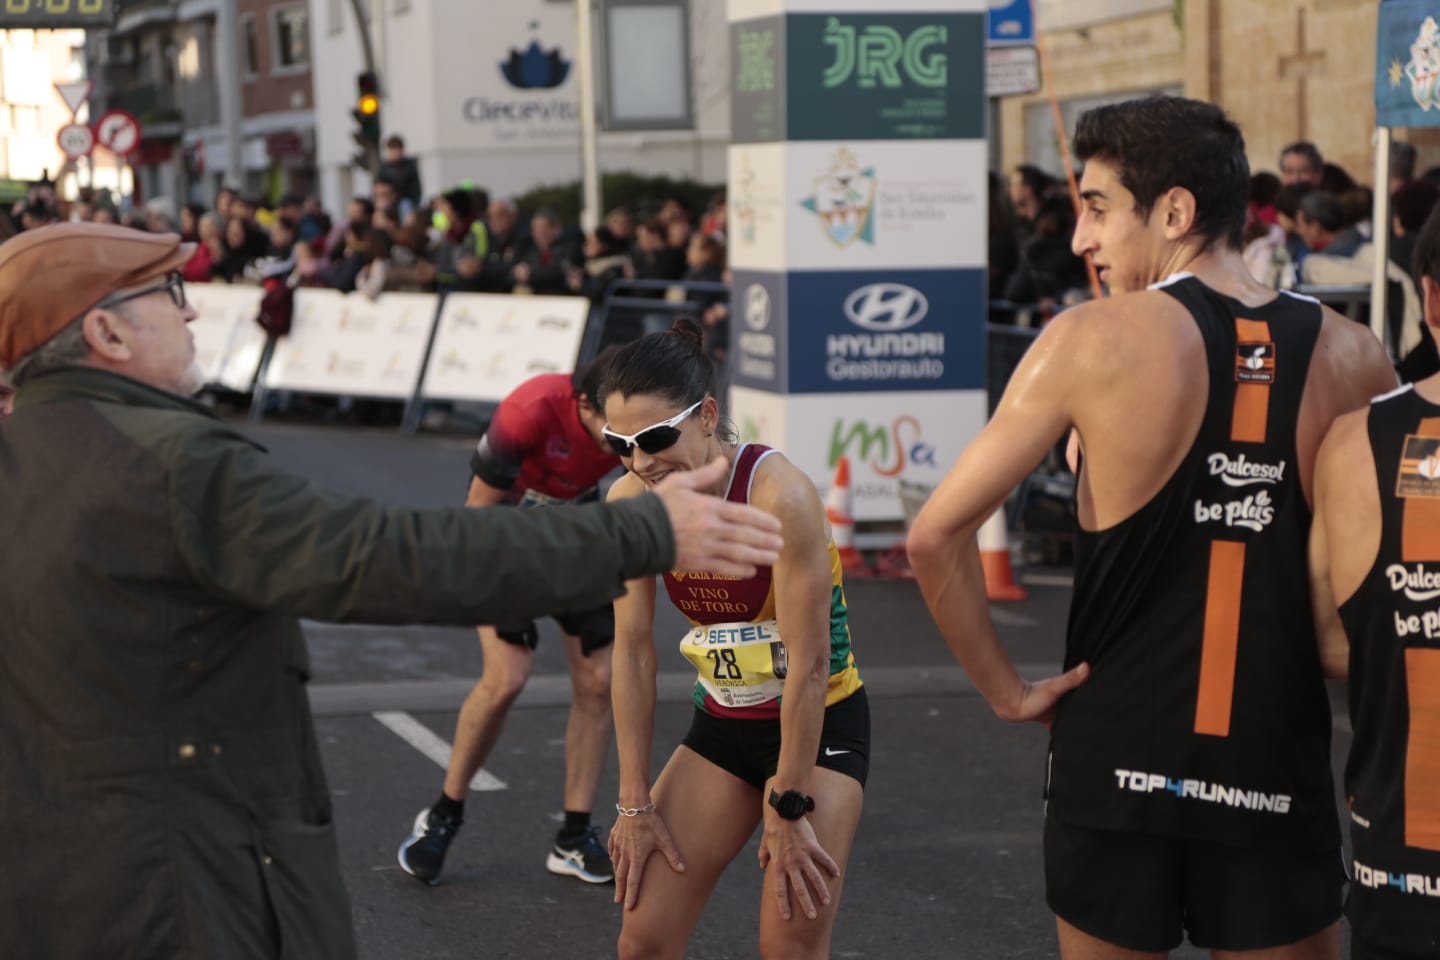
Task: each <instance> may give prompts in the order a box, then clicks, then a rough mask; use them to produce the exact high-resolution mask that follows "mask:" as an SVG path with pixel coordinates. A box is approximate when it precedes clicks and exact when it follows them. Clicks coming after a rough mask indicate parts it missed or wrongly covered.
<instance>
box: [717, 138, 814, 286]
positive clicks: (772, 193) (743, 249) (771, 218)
mask: <svg viewBox="0 0 1440 960" xmlns="http://www.w3.org/2000/svg"><path fill="white" fill-rule="evenodd" d="M729 163H730V182H729V186H728V189H727V191H726V197H728V198H729V217H730V222H729V225H728V242H729V254H730V266H731V267H734V268H738V269H741V270H782V269H784V267H785V230H786V225H785V220H786V217H787V216H788V215H790V210H789V209H788V207H787V205H786V203H785V146H784V145H783V144H779V143H756V144H733V145H731V147H730V160H729ZM799 213H801V214H803V213H805V211H804V210H800V211H799Z"/></svg>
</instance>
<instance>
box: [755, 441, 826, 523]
mask: <svg viewBox="0 0 1440 960" xmlns="http://www.w3.org/2000/svg"><path fill="white" fill-rule="evenodd" d="M750 505H751V506H753V507H757V508H758V509H761V510H764V511H765V512H767V513H771V514H774V515H776V516H783V515H784V514H785V513H787V512H790V511H793V510H804V509H808V508H810V507H816V508H820V493H819V491H817V490H816V489H815V483H814V481H812V480H811V479H810V477H809V475H808V474H806V473H805V472H804V471H803V470H801V469H800V468H799V467H797V466H795V464H793V463H791V462H790V461H789V460H787V459H786V458H785V455H784V454H783V453H780V452H778V451H777V452H775V453H772V454H770V455H769V456H767V457H766V458H765V459H763V460H761V461H760V463H759V464H758V465H757V466H756V467H755V475H754V477H752V478H751V481H750Z"/></svg>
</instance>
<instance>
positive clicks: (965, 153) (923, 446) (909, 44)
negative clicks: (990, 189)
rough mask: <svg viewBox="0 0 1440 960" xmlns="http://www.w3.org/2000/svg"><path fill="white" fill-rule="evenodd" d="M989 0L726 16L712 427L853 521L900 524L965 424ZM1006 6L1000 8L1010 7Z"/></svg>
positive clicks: (976, 351) (975, 333)
mask: <svg viewBox="0 0 1440 960" xmlns="http://www.w3.org/2000/svg"><path fill="white" fill-rule="evenodd" d="M1014 7H1016V5H1015V4H1008V3H1002V4H998V5H997V4H996V3H995V2H994V0H899V2H893V3H885V2H882V0H729V7H728V11H729V19H730V31H729V40H730V54H731V109H732V116H731V137H732V143H731V147H730V151H729V190H728V196H729V198H730V229H729V234H730V236H729V245H730V256H731V267H732V270H733V281H732V287H731V301H730V303H731V316H730V350H729V354H728V356H729V362H730V382H731V383H732V384H733V386H732V390H731V396H730V408H731V412H732V414H733V416H734V418H735V420H736V423H737V424H738V425H739V427H740V430H741V434H742V436H744V437H745V438H746V439H755V440H762V441H765V442H767V443H772V444H774V445H775V446H777V447H779V448H780V449H782V450H783V451H785V453H786V454H787V455H788V456H789V457H790V458H791V459H792V460H793V461H794V462H795V463H797V464H799V465H800V466H801V467H802V468H803V469H804V470H805V471H806V472H807V473H808V474H809V475H810V476H811V478H812V479H814V480H815V482H816V484H817V486H819V487H820V488H821V489H822V490H823V489H824V488H825V487H826V486H827V485H828V484H829V483H830V482H831V477H832V476H833V473H834V467H835V461H836V458H837V457H839V456H840V455H842V454H844V455H847V456H848V457H849V459H850V462H851V466H852V470H853V471H854V473H855V478H856V479H855V493H856V498H855V499H856V517H857V519H858V520H860V521H862V522H880V523H889V524H890V525H891V526H892V528H893V529H895V530H896V531H897V532H898V529H899V525H898V524H896V523H895V521H899V520H901V519H903V517H904V510H903V508H902V501H901V497H900V490H901V488H902V486H903V487H905V489H906V491H907V494H910V495H911V496H909V498H908V499H909V500H910V501H912V502H913V500H914V497H913V494H914V491H915V490H916V489H923V488H928V487H932V486H933V485H934V484H935V483H938V482H939V480H940V478H941V477H942V476H943V475H944V472H945V470H946V469H947V468H948V466H949V465H950V464H951V463H952V462H953V461H954V459H955V457H956V456H957V455H958V454H959V452H960V450H961V449H962V448H963V447H964V445H965V444H966V443H967V442H969V440H970V438H971V437H973V436H974V435H975V433H976V432H978V431H979V429H980V427H981V426H982V425H983V423H984V415H985V410H986V399H985V367H986V363H985V327H984V324H985V316H986V311H985V269H986V257H987V244H986V220H987V216H986V189H987V184H986V157H987V147H986V143H985V122H986V91H985V84H986V68H985V49H986V41H987V26H988V27H989V32H990V33H992V34H993V33H994V31H995V25H994V24H995V21H989V22H988V23H987V19H988V18H989V15H990V13H991V11H992V9H993V10H996V11H998V12H999V14H1000V17H999V20H1002V21H1003V23H1002V24H1001V26H1002V27H1003V30H1002V33H1003V34H1004V37H1003V40H1002V41H1001V42H1005V41H1008V42H1024V40H1025V35H1026V33H1027V31H1028V30H1029V27H1028V21H1027V19H1026V18H1025V17H1023V16H1021V13H1023V11H1022V12H1021V13H1017V12H1016V9H1011V8H1014ZM1017 9H1018V8H1017Z"/></svg>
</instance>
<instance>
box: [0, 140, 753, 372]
mask: <svg viewBox="0 0 1440 960" xmlns="http://www.w3.org/2000/svg"><path fill="white" fill-rule="evenodd" d="M11 213H12V216H11V217H10V221H11V222H10V223H8V224H7V223H3V222H0V232H3V231H5V230H6V228H7V227H8V229H9V232H16V231H18V230H23V229H31V228H33V227H37V226H41V225H44V224H46V223H52V222H56V221H59V220H62V219H64V220H93V221H98V222H110V223H123V224H125V225H127V226H131V227H134V228H136V229H139V230H148V231H152V232H171V231H173V232H176V233H179V234H180V235H181V236H183V237H184V238H185V239H186V240H190V241H194V242H195V243H196V250H195V256H194V258H193V259H192V260H191V261H190V262H189V263H188V264H186V265H185V268H184V270H183V273H184V276H185V280H186V281H187V282H189V283H261V282H264V281H266V280H267V279H273V278H275V277H277V276H280V277H284V278H285V279H286V280H287V281H288V284H289V286H290V287H292V288H294V287H326V288H330V289H334V290H340V291H342V292H351V291H359V292H361V293H363V294H365V295H366V296H369V297H378V296H379V295H380V294H381V293H383V292H385V291H407V292H437V293H446V292H450V291H461V292H479V293H512V294H551V295H554V294H559V295H582V296H587V297H590V298H591V299H592V300H598V299H599V298H600V297H601V296H602V295H603V294H604V292H605V288H606V286H607V284H608V283H609V282H610V281H612V280H615V279H617V278H630V279H640V280H655V281H666V282H674V281H688V280H709V281H721V280H725V279H728V272H727V269H726V252H725V229H726V207H725V197H724V194H723V193H718V194H716V195H715V196H714V197H713V198H712V200H711V202H710V205H709V207H708V209H706V210H705V211H703V213H701V214H700V215H698V216H697V213H696V211H694V210H693V209H692V208H691V206H690V204H689V203H687V201H686V200H685V199H684V198H682V197H679V196H672V197H657V198H655V200H654V202H653V203H650V204H648V205H644V206H642V207H641V208H640V209H637V210H633V211H632V210H630V209H628V208H626V207H617V208H615V209H613V210H610V211H609V212H608V213H607V214H606V216H605V218H604V222H603V224H601V225H600V226H597V227H596V228H595V229H594V230H591V231H588V232H587V231H582V230H580V229H579V228H578V227H577V226H576V225H574V224H569V223H566V222H564V221H563V219H562V217H561V216H560V215H559V214H558V213H557V212H556V211H555V210H554V209H551V208H548V207H541V208H539V209H536V210H533V211H522V210H520V209H519V208H518V207H517V205H516V203H515V202H514V201H513V200H510V199H507V198H505V197H492V196H491V195H490V193H489V192H488V191H487V190H486V189H484V188H483V187H479V186H475V185H473V184H469V183H466V184H464V185H461V186H458V187H455V188H452V189H449V190H446V191H445V192H443V193H440V194H438V195H435V196H431V197H429V198H426V197H425V196H424V194H423V192H422V186H421V181H420V176H419V172H418V169H417V167H416V164H415V161H414V159H413V158H411V157H408V156H406V154H405V145H404V141H403V140H402V139H401V138H400V137H391V138H390V139H389V141H388V142H387V144H386V148H385V157H384V164H383V165H382V167H381V168H380V170H379V172H378V175H377V176H376V178H375V180H374V183H373V188H372V192H371V193H370V195H368V196H360V197H355V198H353V199H351V200H350V202H349V204H348V205H347V207H346V209H345V210H344V212H343V215H341V216H332V214H331V213H330V212H328V211H326V210H324V209H323V208H322V205H321V203H320V201H319V199H317V198H316V197H313V196H299V195H286V196H283V197H281V198H280V199H279V200H278V201H277V202H274V203H266V202H264V201H262V200H260V199H258V198H255V197H251V196H247V195H246V194H244V193H242V192H241V191H239V190H236V189H233V188H230V187H225V188H222V189H221V190H220V191H219V192H218V194H217V196H216V197H215V202H214V205H213V207H211V208H206V207H204V206H200V205H195V204H186V205H183V206H180V207H178V208H176V207H175V205H174V204H173V203H172V202H170V201H169V200H167V199H164V198H160V199H156V200H153V201H151V202H149V203H147V204H145V205H144V206H143V207H140V208H136V209H133V210H130V211H128V212H125V213H123V214H122V213H121V212H120V211H119V210H117V208H116V207H115V206H114V205H112V204H111V203H110V202H108V200H107V199H106V198H104V197H102V196H99V195H96V194H95V193H94V192H93V191H89V190H84V191H81V195H80V197H79V199H78V200H76V201H74V202H70V203H64V202H60V201H57V200H56V198H55V196H54V193H53V191H51V190H48V189H46V190H37V191H32V193H31V196H30V197H29V198H28V199H27V200H25V201H23V202H22V203H20V204H18V205H17V206H16V208H15V209H14V210H13V211H11ZM526 213H528V216H526V215H525V214H526ZM4 219H5V218H0V221H3V220H4ZM0 239H3V236H0ZM655 295H656V296H661V297H663V296H670V297H672V298H677V297H678V298H682V299H683V294H682V293H681V291H680V290H679V289H678V288H677V289H675V290H666V289H663V288H662V289H660V290H658V291H657V292H656V294H655ZM727 317H728V311H727V310H726V308H725V305H724V304H723V303H716V302H713V301H711V302H708V303H706V304H705V308H704V314H703V316H702V317H701V318H700V319H702V320H703V322H704V324H705V326H706V328H707V332H708V334H709V335H710V340H711V343H712V350H713V352H714V353H715V354H716V355H717V357H720V356H723V350H724V346H723V345H724V343H725V342H726V338H727V337H728V332H727V330H726V320H727Z"/></svg>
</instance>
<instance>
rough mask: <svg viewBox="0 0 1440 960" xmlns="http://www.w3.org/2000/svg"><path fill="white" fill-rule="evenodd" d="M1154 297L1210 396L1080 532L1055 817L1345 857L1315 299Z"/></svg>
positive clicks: (1173, 289) (1057, 729)
mask: <svg viewBox="0 0 1440 960" xmlns="http://www.w3.org/2000/svg"><path fill="white" fill-rule="evenodd" d="M1156 289H1161V290H1163V291H1164V292H1165V293H1167V294H1169V295H1170V296H1172V297H1174V298H1175V299H1176V300H1178V301H1179V302H1180V303H1181V304H1183V305H1184V306H1185V307H1186V309H1187V310H1188V311H1189V312H1190V315H1191V316H1192V318H1193V319H1194V321H1195V324H1196V326H1197V327H1198V328H1199V331H1200V334H1201V336H1202V338H1203V339H1204V343H1205V352H1206V356H1207V358H1208V363H1209V375H1210V376H1209V384H1210V385H1209V396H1208V399H1207V403H1206V408H1205V414H1204V418H1203V420H1202V422H1201V424H1200V429H1199V432H1198V433H1197V434H1196V437H1195V441H1194V443H1193V445H1192V446H1191V448H1190V450H1189V451H1188V453H1187V454H1186V456H1185V458H1184V459H1183V460H1182V461H1181V463H1180V465H1179V467H1177V468H1176V470H1175V472H1174V474H1173V475H1172V476H1171V477H1170V479H1169V480H1168V481H1167V482H1166V483H1165V485H1164V487H1162V488H1161V490H1160V492H1159V493H1157V494H1156V495H1155V496H1154V498H1153V499H1151V500H1150V501H1149V502H1148V503H1146V504H1145V505H1144V506H1143V507H1141V508H1140V509H1139V510H1137V511H1136V512H1135V513H1134V514H1133V515H1132V516H1130V517H1129V518H1127V519H1125V520H1123V521H1121V522H1120V523H1118V524H1116V525H1114V526H1112V527H1109V528H1107V529H1104V530H1097V531H1089V530H1083V529H1082V530H1080V531H1079V532H1078V534H1077V536H1076V545H1075V592H1074V599H1073V601H1072V606H1071V610H1070V623H1069V630H1068V634H1067V637H1066V644H1065V666H1066V668H1067V669H1068V668H1070V667H1073V666H1075V665H1076V664H1079V663H1081V662H1082V661H1083V662H1088V663H1089V664H1090V666H1091V674H1090V678H1089V679H1088V680H1087V681H1086V682H1085V683H1084V684H1082V685H1081V686H1080V687H1079V688H1077V689H1076V690H1074V691H1073V692H1071V693H1070V694H1069V695H1067V696H1066V697H1065V698H1064V699H1063V700H1061V702H1060V704H1059V707H1058V709H1057V711H1056V715H1055V722H1054V725H1053V727H1052V729H1051V755H1050V777H1049V787H1048V791H1047V796H1048V798H1049V805H1048V809H1049V812H1050V814H1051V815H1053V816H1056V817H1058V818H1059V819H1061V820H1063V821H1066V822H1070V823H1074V824H1076V825H1079V826H1083V827H1089V828H1093V829H1106V830H1126V831H1135V832H1141V833H1150V834H1156V835H1161V836H1176V837H1190V838H1196V839H1204V840H1208V841H1212V842H1216V843H1223V844H1229V845H1231V846H1237V847H1243V848H1250V849H1275V850H1295V851H1308V852H1312V853H1313V852H1323V851H1325V850H1334V849H1338V848H1339V846H1340V832H1339V823H1338V819H1337V816H1336V811H1335V801H1334V794H1333V792H1332V790H1333V787H1332V778H1331V774H1330V733H1331V730H1330V723H1331V721H1330V705H1329V701H1328V699H1327V697H1326V693H1325V684H1324V680H1323V677H1322V675H1321V671H1320V658H1319V653H1318V651H1317V649H1316V643H1315V630H1314V625H1313V618H1312V616H1311V610H1310V587H1309V580H1308V574H1307V566H1306V542H1307V538H1308V535H1309V530H1310V509H1309V507H1308V506H1307V504H1306V502H1305V498H1304V494H1303V491H1302V489H1301V486H1300V475H1299V464H1298V463H1297V457H1296V443H1295V432H1296V423H1297V420H1298V416H1299V411H1300V400H1301V395H1302V393H1303V391H1304V387H1305V378H1306V373H1307V371H1308V369H1309V366H1310V357H1311V353H1312V352H1313V350H1314V347H1315V341H1316V339H1317V337H1318V335H1319V332H1320V307H1319V305H1318V304H1317V303H1316V302H1315V301H1313V300H1309V299H1307V298H1301V297H1295V296H1292V295H1289V294H1281V295H1280V296H1278V297H1277V298H1276V299H1274V300H1272V301H1270V302H1269V303H1266V304H1264V305H1262V306H1260V307H1255V308H1251V307H1246V306H1245V305H1243V304H1241V303H1239V302H1238V301H1235V300H1232V299H1230V298H1228V297H1225V296H1223V295H1222V294H1219V293H1217V292H1216V291H1214V290H1212V289H1210V288H1209V287H1207V286H1205V285H1204V284H1203V283H1201V282H1200V281H1199V280H1198V279H1196V278H1195V277H1193V276H1190V275H1189V274H1180V275H1178V276H1176V277H1172V278H1171V279H1170V280H1168V281H1166V282H1165V283H1163V284H1158V285H1157V287H1156Z"/></svg>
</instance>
